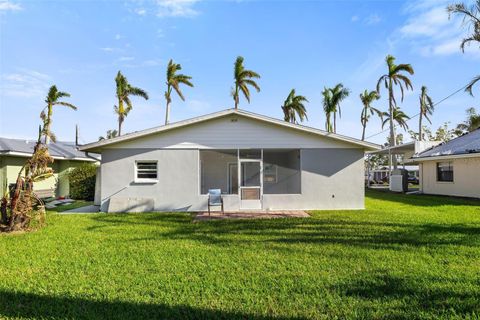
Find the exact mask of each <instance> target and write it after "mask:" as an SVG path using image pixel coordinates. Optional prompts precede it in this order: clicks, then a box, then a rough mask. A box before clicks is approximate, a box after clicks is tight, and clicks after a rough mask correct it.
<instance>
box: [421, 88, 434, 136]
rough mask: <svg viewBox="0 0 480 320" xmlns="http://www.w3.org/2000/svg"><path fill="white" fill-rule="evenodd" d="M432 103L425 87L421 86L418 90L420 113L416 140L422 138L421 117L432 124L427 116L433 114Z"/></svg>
mask: <svg viewBox="0 0 480 320" xmlns="http://www.w3.org/2000/svg"><path fill="white" fill-rule="evenodd" d="M433 110H434V105H433V101H432V98H430V96H429V95H428V93H427V87H425V86H422V89H421V92H420V114H419V119H418V140H419V141H422V140H423V127H422V120H423V118H425V119H427V121H428V122H429V123H430V124H432V121H431V120H430V118H429V117H428V116H429V115H432V114H433Z"/></svg>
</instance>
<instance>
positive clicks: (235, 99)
mask: <svg viewBox="0 0 480 320" xmlns="http://www.w3.org/2000/svg"><path fill="white" fill-rule="evenodd" d="M233 100H234V101H235V110H238V100H239V99H238V85H235V93H234V95H233Z"/></svg>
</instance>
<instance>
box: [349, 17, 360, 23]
mask: <svg viewBox="0 0 480 320" xmlns="http://www.w3.org/2000/svg"><path fill="white" fill-rule="evenodd" d="M358 19H359V18H358V16H352V19H351V20H352V22H357V21H358Z"/></svg>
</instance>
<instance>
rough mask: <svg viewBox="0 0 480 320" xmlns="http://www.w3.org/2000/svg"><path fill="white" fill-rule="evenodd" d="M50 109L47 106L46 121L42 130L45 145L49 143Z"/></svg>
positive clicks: (50, 106)
mask: <svg viewBox="0 0 480 320" xmlns="http://www.w3.org/2000/svg"><path fill="white" fill-rule="evenodd" d="M52 109H53V108H52V105H51V104H49V105H48V108H47V120H46V121H45V128H43V130H44V131H45V144H49V143H50V121H51V120H52V113H53V110H52Z"/></svg>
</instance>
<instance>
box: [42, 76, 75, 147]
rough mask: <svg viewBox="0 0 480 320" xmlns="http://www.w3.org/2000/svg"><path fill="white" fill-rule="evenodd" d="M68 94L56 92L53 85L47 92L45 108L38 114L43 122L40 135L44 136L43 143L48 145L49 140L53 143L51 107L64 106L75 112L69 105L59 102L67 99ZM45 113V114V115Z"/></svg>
mask: <svg viewBox="0 0 480 320" xmlns="http://www.w3.org/2000/svg"><path fill="white" fill-rule="evenodd" d="M68 97H70V94H69V93H67V92H63V91H58V89H57V86H55V85H53V86H51V87H50V89H49V90H48V94H47V98H46V99H45V102H46V103H47V106H46V107H45V108H44V109H43V110H42V112H41V113H40V118H41V119H42V120H43V129H42V132H41V134H43V135H44V136H45V143H49V142H50V140H52V141H53V142H55V140H56V138H55V134H53V132H52V131H51V125H52V114H53V106H57V105H58V106H64V107H68V108H70V109H73V110H77V107H76V106H74V105H73V104H71V103H68V102H64V101H59V99H61V98H68ZM45 111H46V113H45Z"/></svg>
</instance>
